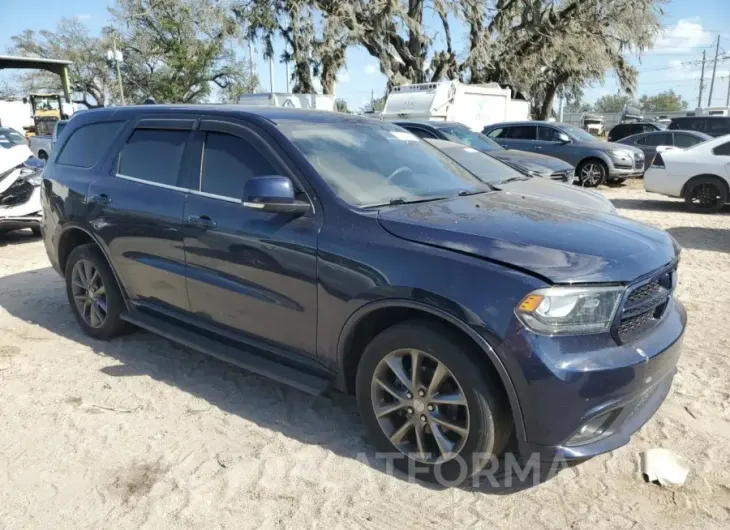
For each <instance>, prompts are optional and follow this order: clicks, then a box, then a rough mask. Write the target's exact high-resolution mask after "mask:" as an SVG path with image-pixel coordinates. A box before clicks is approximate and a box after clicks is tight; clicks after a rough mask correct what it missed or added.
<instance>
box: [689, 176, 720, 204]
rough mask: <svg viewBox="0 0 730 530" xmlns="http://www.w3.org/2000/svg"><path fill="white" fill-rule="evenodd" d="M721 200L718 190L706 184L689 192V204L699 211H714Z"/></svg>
mask: <svg viewBox="0 0 730 530" xmlns="http://www.w3.org/2000/svg"><path fill="white" fill-rule="evenodd" d="M722 200H723V198H722V194H721V192H720V190H719V189H718V188H717V187H716V186H715V185H713V184H710V183H708V182H706V183H703V184H700V185H698V186H695V187H694V188H692V191H691V192H690V202H691V203H692V205H693V206H694V207H695V208H696V209H697V210H699V211H702V210H708V211H715V209H716V208H717V206H718V202H721V201H722Z"/></svg>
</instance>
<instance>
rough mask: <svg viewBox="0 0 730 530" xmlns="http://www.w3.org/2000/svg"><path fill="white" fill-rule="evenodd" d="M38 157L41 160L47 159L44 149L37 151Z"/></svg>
mask: <svg viewBox="0 0 730 530" xmlns="http://www.w3.org/2000/svg"><path fill="white" fill-rule="evenodd" d="M38 158H40V159H41V160H48V154H47V153H46V152H45V151H38Z"/></svg>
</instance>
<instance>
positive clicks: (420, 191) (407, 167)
mask: <svg viewBox="0 0 730 530" xmlns="http://www.w3.org/2000/svg"><path fill="white" fill-rule="evenodd" d="M280 127H281V130H282V132H283V133H284V134H285V135H286V136H287V137H288V138H289V140H291V142H292V143H293V144H294V145H295V146H296V147H297V149H299V151H301V153H302V154H303V155H304V157H305V158H306V159H307V160H308V161H309V163H310V164H312V166H313V167H314V168H315V169H316V170H317V171H318V172H319V174H320V175H321V176H322V178H323V179H324V180H325V182H326V183H327V185H328V186H329V187H330V188H331V189H332V190H333V191H334V192H335V193H336V194H337V196H338V197H340V198H341V199H342V200H344V201H346V202H348V203H349V204H352V205H353V206H359V207H367V206H375V205H382V204H388V203H390V202H392V201H396V202H399V201H404V202H412V201H423V200H433V199H439V198H443V197H454V196H457V195H459V194H460V193H461V194H466V193H479V192H483V191H487V190H488V189H489V188H488V187H487V186H486V185H485V184H484V183H483V182H481V181H480V180H479V179H477V178H476V177H475V176H474V175H472V174H471V173H469V172H468V171H466V170H465V169H464V168H462V167H461V166H459V165H458V164H456V163H455V162H454V161H453V160H451V159H450V158H448V157H446V156H445V155H443V154H442V153H440V152H439V151H438V150H437V149H434V148H433V147H431V146H430V145H428V144H426V143H425V142H423V141H421V140H420V139H418V138H417V137H416V136H414V135H413V134H411V133H409V132H407V131H404V130H403V129H401V128H400V127H397V126H395V125H391V124H388V123H385V122H378V121H374V120H373V121H370V120H368V121H365V120H363V121H358V122H343V121H337V122H330V123H311V122H299V121H291V122H286V121H285V122H282V123H281V125H280Z"/></svg>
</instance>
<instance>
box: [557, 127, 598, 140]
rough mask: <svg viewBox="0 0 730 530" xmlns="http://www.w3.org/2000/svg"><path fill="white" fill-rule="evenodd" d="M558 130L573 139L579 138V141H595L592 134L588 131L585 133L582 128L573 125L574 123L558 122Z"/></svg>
mask: <svg viewBox="0 0 730 530" xmlns="http://www.w3.org/2000/svg"><path fill="white" fill-rule="evenodd" d="M560 130H561V131H563V132H565V133H567V134H569V135H570V136H572V137H573V138H574V139H575V140H580V141H581V142H595V141H596V138H595V137H594V136H593V135H591V134H590V133H587V132H586V131H584V130H583V129H580V128H578V127H575V126H574V125H566V124H565V123H562V124H560Z"/></svg>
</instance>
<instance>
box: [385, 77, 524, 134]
mask: <svg viewBox="0 0 730 530" xmlns="http://www.w3.org/2000/svg"><path fill="white" fill-rule="evenodd" d="M382 118H383V119H384V120H405V119H407V120H428V121H455V122H459V123H462V124H464V125H466V126H467V127H469V128H471V129H473V130H475V131H479V132H481V131H482V129H483V128H484V127H485V126H487V125H491V124H492V123H498V122H502V121H517V120H528V119H530V105H529V103H528V102H527V101H524V100H517V99H512V91H511V90H510V89H509V88H501V87H500V86H499V85H498V84H496V83H488V84H486V85H464V84H462V83H460V82H458V81H442V82H438V83H420V84H416V85H404V86H398V87H393V89H392V90H391V91H390V94H388V98H387V99H386V101H385V107H384V109H383V113H382Z"/></svg>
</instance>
